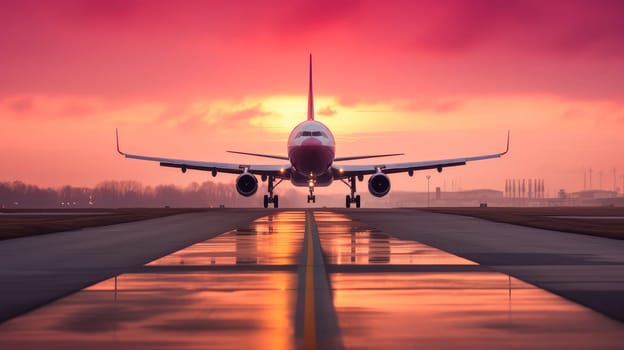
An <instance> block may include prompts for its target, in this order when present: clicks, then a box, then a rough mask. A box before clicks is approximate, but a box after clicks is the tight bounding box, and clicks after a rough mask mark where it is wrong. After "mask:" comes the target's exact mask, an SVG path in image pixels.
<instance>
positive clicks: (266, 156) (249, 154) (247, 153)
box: [226, 151, 288, 160]
mask: <svg viewBox="0 0 624 350" xmlns="http://www.w3.org/2000/svg"><path fill="white" fill-rule="evenodd" d="M226 152H228V153H236V154H244V155H247V156H254V157H264V158H273V159H281V160H288V157H286V156H276V155H272V154H260V153H249V152H239V151H226Z"/></svg>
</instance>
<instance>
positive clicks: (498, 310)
mask: <svg viewBox="0 0 624 350" xmlns="http://www.w3.org/2000/svg"><path fill="white" fill-rule="evenodd" d="M623 343H624V325H623V324H622V323H619V322H617V321H613V320H611V319H609V318H607V317H605V316H603V315H601V314H599V313H596V312H594V311H592V310H590V309H588V308H585V307H583V306H580V305H578V304H575V303H572V302H570V301H567V300H565V299H563V298H561V297H558V296H556V295H554V294H552V293H549V292H547V291H545V290H542V289H539V288H537V287H534V286H532V285H530V284H528V283H525V282H523V281H520V280H518V279H515V278H513V277H510V276H508V275H506V274H503V273H499V272H492V271H491V270H490V269H489V268H487V267H485V266H481V265H478V264H477V263H475V262H473V261H470V260H467V259H464V258H461V257H458V256H455V255H452V254H450V253H447V252H444V251H441V250H439V249H436V248H433V247H430V246H428V245H425V244H422V243H419V242H414V241H407V240H400V239H397V238H395V237H392V236H389V235H388V234H386V233H384V232H381V231H379V230H373V229H371V228H370V227H366V226H364V225H363V224H361V223H357V222H353V221H351V220H350V219H349V218H347V217H346V216H344V215H342V214H338V213H333V212H319V211H316V212H314V214H312V212H306V211H293V212H287V211H285V212H278V213H275V214H273V215H270V216H267V217H263V218H260V219H257V220H255V221H254V222H253V223H251V224H250V225H249V226H245V227H240V228H238V229H237V230H233V231H228V232H225V233H223V234H221V235H219V236H217V237H214V238H211V239H209V240H207V241H204V242H200V243H197V244H194V245H192V246H190V247H187V248H185V249H182V250H180V251H177V252H175V253H173V254H170V255H167V256H164V257H162V258H159V259H157V260H154V261H152V262H150V263H148V264H146V265H145V266H143V267H140V268H137V269H135V270H134V271H132V272H131V273H126V274H122V275H120V276H117V277H115V278H112V279H108V280H105V281H103V282H100V283H97V284H95V285H93V286H90V287H88V288H86V289H84V290H81V291H79V292H77V293H74V294H72V295H70V296H68V297H66V298H63V299H60V300H58V301H56V302H53V303H50V304H48V305H46V306H44V307H41V308H39V309H36V310H34V311H32V312H29V313H27V314H24V315H22V316H20V317H17V318H14V319H12V320H10V321H8V322H5V323H3V324H1V325H0V347H1V348H3V349H5V348H6V349H17V348H19V349H41V348H46V349H72V348H89V349H98V348H111V347H115V348H117V349H165V348H166V349H196V348H216V349H240V348H267V349H280V348H310V349H313V348H319V349H320V348H346V349H379V348H416V347H420V348H427V349H443V348H450V347H460V348H464V349H465V348H468V349H471V348H475V349H477V348H479V349H481V348H511V349H515V348H518V349H559V348H561V349H563V348H565V349H585V348H588V347H591V348H600V349H621V348H622V345H621V344H623Z"/></svg>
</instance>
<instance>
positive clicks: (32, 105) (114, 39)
mask: <svg viewBox="0 0 624 350" xmlns="http://www.w3.org/2000/svg"><path fill="white" fill-rule="evenodd" d="M623 13H624V3H623V2H621V1H547V2H545V1H392V2H381V1H288V2H285V1H248V2H245V1H181V2H170V1H162V2H159V1H128V0H123V1H122V0H119V1H118V0H115V1H111V0H107V1H88V2H85V1H19V2H18V1H4V2H1V3H0V33H2V34H1V35H0V125H1V130H2V135H1V138H0V145H1V146H2V150H3V151H2V152H1V154H0V167H1V169H0V181H13V180H21V181H25V182H29V183H34V184H38V185H43V186H60V185H64V184H74V185H85V186H93V185H95V184H97V183H98V182H100V181H103V180H108V179H118V180H126V179H132V180H138V181H141V182H143V183H145V184H161V183H174V184H180V185H184V184H188V183H190V182H192V181H204V180H206V179H212V177H211V176H210V175H209V174H207V173H202V172H193V171H190V172H188V173H186V174H181V173H180V172H179V171H176V170H174V169H166V168H160V167H158V166H157V164H154V163H149V162H140V161H133V160H127V159H123V158H122V157H120V156H119V155H118V154H117V153H116V152H115V149H114V147H115V146H114V129H115V127H119V128H120V132H121V142H122V147H123V148H124V150H126V151H128V152H133V153H144V154H150V155H159V156H168V157H177V158H185V159H197V160H206V161H232V162H260V163H266V162H270V160H266V161H265V160H263V159H249V158H247V157H243V156H240V155H231V154H227V153H225V152H224V151H225V150H228V149H234V150H242V151H262V152H264V153H277V154H285V153H286V149H285V148H286V145H285V143H286V138H287V136H288V133H289V131H290V129H291V128H292V127H293V126H294V125H296V124H297V123H298V122H300V121H301V120H303V119H304V118H305V112H306V96H305V94H306V92H307V91H306V89H307V55H308V53H309V52H311V53H312V54H313V55H314V78H315V81H314V85H315V97H316V108H317V119H318V120H320V121H322V122H324V123H326V124H327V125H328V126H330V127H331V128H332V130H333V131H334V134H335V135H336V137H337V139H338V145H337V151H338V154H339V155H356V154H366V153H371V152H372V153H378V152H381V153H385V152H404V153H406V154H407V155H406V156H403V157H398V158H395V159H394V160H395V161H411V160H429V159H436V158H445V157H455V156H468V155H475V154H480V153H490V152H498V151H501V150H502V149H503V148H504V142H505V135H506V131H507V130H508V129H510V130H511V135H512V143H511V152H510V154H509V155H508V156H507V157H505V158H504V159H501V160H489V161H484V162H477V163H471V164H469V165H467V166H465V167H460V168H453V169H447V170H445V171H444V172H443V173H442V174H437V173H436V172H422V173H418V174H417V175H416V176H415V177H414V178H409V177H408V176H407V175H394V176H392V180H393V189H394V190H396V189H400V190H418V191H421V190H426V180H425V175H428V174H431V175H432V179H431V181H432V186H441V187H444V184H446V188H447V189H449V190H450V189H451V184H452V183H455V184H456V187H461V188H463V189H474V188H484V187H485V188H497V189H501V190H502V189H503V188H504V180H505V179H506V178H513V177H515V178H544V179H545V180H546V186H547V191H548V192H550V194H554V193H555V192H556V191H557V190H558V189H559V188H565V189H567V190H568V191H574V190H580V189H583V174H584V171H585V170H587V169H589V168H592V171H593V175H594V176H593V187H594V188H598V187H599V181H600V180H599V173H602V174H603V176H602V183H603V185H602V187H603V188H604V189H613V169H614V168H615V169H616V172H617V179H618V180H617V183H618V187H621V186H622V181H623V180H622V174H624V158H623V157H622V151H621V150H622V149H624V137H623V132H624V84H623V83H622V82H624V45H622V43H624V15H623ZM234 178H235V177H234V176H230V175H225V174H224V175H220V176H218V177H217V178H216V180H218V181H224V182H231V183H233V181H234ZM362 189H363V188H362ZM345 190H346V187H344V186H342V185H340V184H336V185H334V186H332V188H330V189H329V190H320V191H319V193H318V194H322V193H323V192H332V193H333V192H337V191H341V192H344V191H345Z"/></svg>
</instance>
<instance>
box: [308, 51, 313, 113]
mask: <svg viewBox="0 0 624 350" xmlns="http://www.w3.org/2000/svg"><path fill="white" fill-rule="evenodd" d="M308 120H314V96H312V54H310V86H309V88H308Z"/></svg>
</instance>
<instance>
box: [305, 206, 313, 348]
mask: <svg viewBox="0 0 624 350" xmlns="http://www.w3.org/2000/svg"><path fill="white" fill-rule="evenodd" d="M310 217H311V214H310V213H309V212H306V228H305V236H306V238H305V241H306V245H307V249H306V254H307V257H306V279H305V281H306V288H305V308H304V315H305V318H304V333H303V348H304V349H316V315H315V313H316V311H315V307H314V302H315V298H314V243H313V241H312V224H311V218H310Z"/></svg>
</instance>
